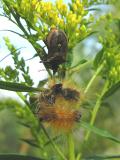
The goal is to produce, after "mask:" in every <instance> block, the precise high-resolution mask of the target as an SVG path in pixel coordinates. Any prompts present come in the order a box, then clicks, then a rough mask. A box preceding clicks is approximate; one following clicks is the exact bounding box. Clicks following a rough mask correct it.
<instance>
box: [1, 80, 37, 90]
mask: <svg viewBox="0 0 120 160" xmlns="http://www.w3.org/2000/svg"><path fill="white" fill-rule="evenodd" d="M0 89H5V90H9V91H15V92H36V91H40V89H39V88H33V87H30V86H27V85H24V84H20V83H14V82H5V81H0Z"/></svg>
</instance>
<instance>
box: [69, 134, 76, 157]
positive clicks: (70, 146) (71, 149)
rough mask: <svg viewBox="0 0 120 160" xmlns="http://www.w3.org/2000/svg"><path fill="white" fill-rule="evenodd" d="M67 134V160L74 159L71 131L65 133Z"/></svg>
mask: <svg viewBox="0 0 120 160" xmlns="http://www.w3.org/2000/svg"><path fill="white" fill-rule="evenodd" d="M67 136H68V149H69V152H68V154H69V160H75V147H74V140H73V135H72V133H69V134H67Z"/></svg>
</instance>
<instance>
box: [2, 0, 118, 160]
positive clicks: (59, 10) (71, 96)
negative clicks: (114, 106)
mask: <svg viewBox="0 0 120 160" xmlns="http://www.w3.org/2000/svg"><path fill="white" fill-rule="evenodd" d="M115 3H120V2H119V1H118V2H116V1H112V0H108V1H107V0H105V1H100V0H88V1H87V0H71V2H69V3H65V2H64V1H63V0H56V1H55V2H53V1H44V0H1V7H2V10H1V14H0V15H1V16H4V17H5V18H7V19H8V20H9V21H11V22H12V23H14V24H15V25H16V26H17V27H18V28H19V29H20V32H19V31H18V32H17V31H14V29H13V30H10V29H9V28H8V30H2V31H9V32H12V33H13V34H17V35H18V36H20V37H22V38H23V39H26V40H27V41H28V42H29V43H30V44H31V45H32V47H33V48H34V49H35V51H36V54H34V55H33V57H32V58H36V57H37V58H39V61H40V63H43V65H44V67H45V69H46V71H47V74H48V75H47V78H45V79H43V80H41V81H40V82H39V84H38V85H36V86H35V84H34V81H33V80H32V77H31V75H30V73H29V67H28V66H27V65H26V61H25V59H24V57H21V56H20V54H21V48H17V47H16V46H15V44H12V43H11V41H10V40H9V37H4V41H5V44H6V46H7V48H8V51H9V52H10V56H11V57H12V60H13V62H14V67H11V66H10V65H7V66H6V67H5V68H2V67H1V68H0V89H3V90H8V92H9V91H14V92H15V93H16V94H17V95H18V96H19V97H20V99H21V100H22V101H23V104H21V105H20V104H19V103H15V102H14V101H12V100H10V102H11V103H10V104H9V103H8V102H9V100H8V101H7V104H8V107H6V106H7V105H5V104H4V103H2V100H1V103H0V107H1V110H2V109H4V108H7V109H10V110H12V111H13V112H14V113H15V114H16V117H17V118H18V120H19V123H20V124H21V125H23V126H25V127H26V128H28V129H29V132H30V138H29V137H28V138H26V139H22V141H24V142H26V143H28V144H29V145H31V146H33V147H36V148H35V149H36V150H38V154H37V156H36V155H31V154H30V155H23V154H22V155H21V154H19V153H16V154H6V155H5V154H2V153H1V155H0V158H2V160H6V159H10V160H13V159H21V160H22V159H23V160H28V159H29V160H30V159H31V160H42V159H43V160H53V159H55V160H88V159H91V160H95V159H117V158H118V159H119V158H120V155H117V154H116V153H115V154H114V155H111V154H110V155H103V154H102V155H97V153H96V151H95V150H94V151H92V153H93V155H91V154H90V155H89V153H90V152H89V151H88V154H86V152H85V150H86V148H87V146H88V143H89V142H90V139H91V136H92V135H98V137H97V138H98V139H105V141H113V143H114V142H115V143H116V144H119V143H120V138H119V137H118V135H116V136H115V135H114V134H112V130H111V131H110V130H109V131H107V130H106V129H105V128H104V127H101V128H104V129H101V128H99V127H97V126H96V125H95V122H96V118H97V117H99V112H100V110H102V109H103V108H104V106H105V104H106V103H107V102H106V100H107V99H108V98H109V97H111V96H112V95H113V94H114V93H115V92H116V91H117V90H118V89H119V87H120V46H119V41H120V38H119V37H120V34H119V24H120V19H119V16H118V15H117V13H119V11H116V10H117V8H118V10H119V7H118V6H116V5H115ZM104 9H105V10H106V11H104ZM115 9H116V10H115ZM103 11H104V12H103ZM2 31H1V32H2ZM90 42H92V43H93V44H94V46H96V45H97V44H99V47H98V48H97V49H96V50H95V48H94V47H93V48H91V47H90V45H89V43H90ZM43 44H44V45H43ZM20 47H21V46H20ZM85 48H86V50H85ZM89 50H91V54H90V55H89V56H86V55H88V53H89ZM5 58H6V57H5ZM7 58H8V57H7ZM2 61H4V59H2V60H1V62H2ZM40 63H38V65H40ZM38 81H39V77H38ZM114 101H116V100H115V99H114ZM105 102H106V103H105ZM12 103H13V107H14V108H13V107H9V105H10V106H11V104H12ZM106 105H107V104H106ZM103 112H104V110H103ZM111 118H112V117H111ZM76 134H79V136H76ZM76 138H77V139H79V140H78V141H79V143H78V142H77V140H76ZM98 145H99V144H98ZM90 148H92V143H91V146H90ZM33 149H34V148H33ZM35 156H36V157H35Z"/></svg>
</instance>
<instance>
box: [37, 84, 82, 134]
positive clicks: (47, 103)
mask: <svg viewBox="0 0 120 160" xmlns="http://www.w3.org/2000/svg"><path fill="white" fill-rule="evenodd" d="M79 102H80V93H79V92H78V91H77V90H75V89H71V88H63V87H62V84H55V85H53V86H52V87H51V88H50V89H46V90H45V91H43V92H42V93H41V94H40V95H39V96H38V105H37V112H36V115H37V117H38V119H39V120H40V121H41V122H45V123H47V124H48V125H49V126H50V127H52V128H54V129H56V130H63V131H70V130H71V129H73V128H74V126H75V124H76V122H79V120H80V117H81V114H80V112H79V110H78V107H79Z"/></svg>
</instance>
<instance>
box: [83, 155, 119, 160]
mask: <svg viewBox="0 0 120 160" xmlns="http://www.w3.org/2000/svg"><path fill="white" fill-rule="evenodd" d="M83 159H84V160H102V159H107V160H108V159H120V155H111V156H97V155H95V156H90V157H86V158H83Z"/></svg>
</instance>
